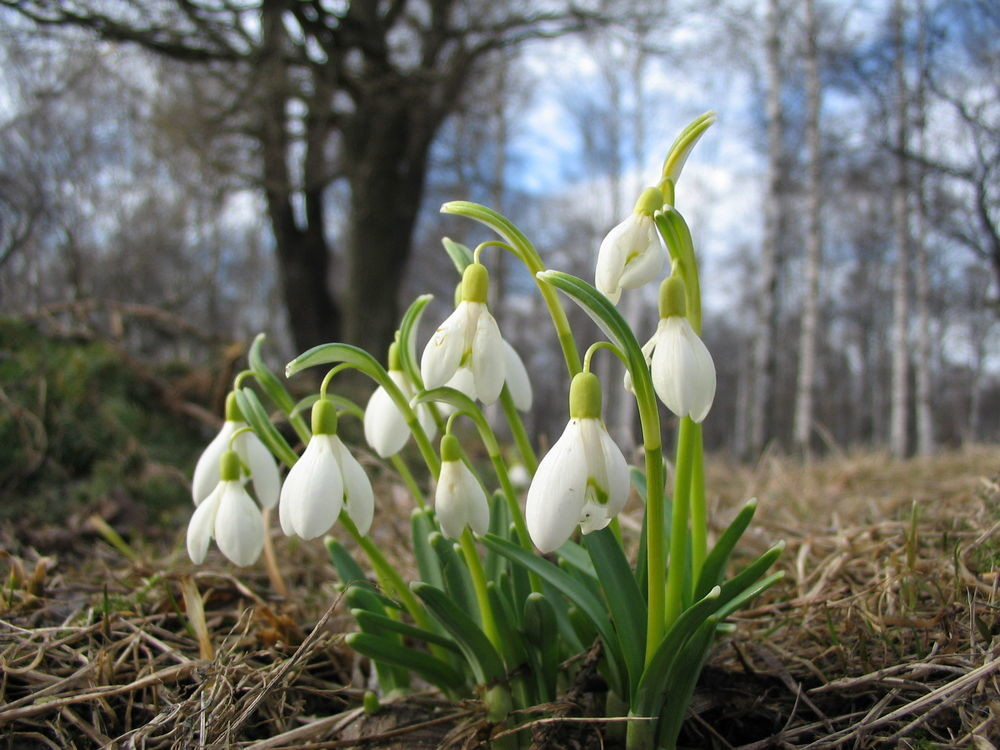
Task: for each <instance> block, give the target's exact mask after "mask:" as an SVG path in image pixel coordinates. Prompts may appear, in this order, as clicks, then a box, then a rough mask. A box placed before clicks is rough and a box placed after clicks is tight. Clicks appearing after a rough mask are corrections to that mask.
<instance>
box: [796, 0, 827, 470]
mask: <svg viewBox="0 0 1000 750" xmlns="http://www.w3.org/2000/svg"><path fill="white" fill-rule="evenodd" d="M805 7H806V145H807V147H808V150H809V173H808V183H807V188H806V190H807V202H808V229H807V233H806V269H805V277H806V288H805V290H804V292H803V298H802V328H801V331H800V336H799V372H798V382H797V388H796V394H795V427H794V438H795V444H796V446H797V447H798V448H799V449H800V450H801V451H803V452H804V453H805V454H806V455H808V454H809V443H810V437H811V435H812V428H813V418H814V406H813V387H814V384H815V380H816V335H817V327H818V322H819V273H820V264H821V263H822V254H823V227H822V224H821V220H820V207H821V206H822V203H823V199H822V189H823V182H822V170H823V165H822V159H823V155H822V145H821V142H820V120H819V118H820V105H821V101H820V96H821V92H820V82H819V59H818V58H819V55H818V52H817V49H816V46H817V45H816V35H817V29H816V7H815V0H806V4H805Z"/></svg>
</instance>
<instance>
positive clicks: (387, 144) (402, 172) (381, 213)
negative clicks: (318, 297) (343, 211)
mask: <svg viewBox="0 0 1000 750" xmlns="http://www.w3.org/2000/svg"><path fill="white" fill-rule="evenodd" d="M409 95H410V94H408V93H407V94H404V93H398V95H397V96H393V94H392V93H386V94H385V95H384V96H380V97H377V98H375V99H374V100H373V101H372V103H371V104H370V105H366V106H367V107H368V111H367V112H366V113H364V114H363V115H362V114H361V113H358V114H357V115H355V120H357V123H356V124H354V126H353V127H352V129H351V130H350V131H349V132H348V133H347V134H346V139H345V140H346V151H345V159H344V166H345V171H346V173H347V179H348V182H349V184H350V188H351V202H350V214H349V216H348V222H349V224H348V228H347V254H348V257H350V259H351V264H350V269H349V270H348V276H347V288H346V289H345V290H344V300H345V304H344V309H345V311H346V315H345V319H344V335H343V338H344V340H345V341H346V342H348V343H350V344H354V345H356V346H360V347H362V348H363V349H366V350H367V351H369V352H371V353H372V354H374V355H375V356H376V357H382V356H384V355H385V352H386V351H387V350H388V347H389V344H390V343H391V342H392V338H393V334H394V333H395V331H396V328H397V327H398V325H399V317H400V309H399V299H398V292H399V288H400V285H401V281H402V278H403V273H404V271H405V268H406V263H407V261H408V260H409V257H410V252H411V249H412V246H411V239H412V236H413V229H414V226H415V224H416V219H417V212H418V210H419V208H420V201H421V198H422V197H423V191H424V177H425V172H426V163H427V159H426V156H427V149H428V147H429V144H430V140H431V137H432V134H433V132H434V130H435V125H434V124H433V123H432V122H431V120H430V118H431V115H430V114H425V113H420V112H414V111H413V110H414V107H413V105H412V103H410V104H408V103H407V102H405V100H404V99H403V97H404V96H409Z"/></svg>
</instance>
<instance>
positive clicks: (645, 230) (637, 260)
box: [618, 214, 667, 289]
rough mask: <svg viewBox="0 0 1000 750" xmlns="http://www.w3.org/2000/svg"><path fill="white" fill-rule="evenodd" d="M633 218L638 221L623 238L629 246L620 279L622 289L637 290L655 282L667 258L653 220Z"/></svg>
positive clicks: (640, 216) (649, 218)
mask: <svg viewBox="0 0 1000 750" xmlns="http://www.w3.org/2000/svg"><path fill="white" fill-rule="evenodd" d="M632 216H634V217H636V220H635V222H633V224H632V226H631V227H630V231H629V232H628V234H627V235H626V237H623V238H622V239H623V241H625V242H627V245H628V249H627V251H626V252H627V255H626V261H625V265H624V267H623V268H622V273H621V277H620V278H619V279H618V283H619V285H620V286H621V287H622V289H636V288H638V287H640V286H642V285H643V284H648V283H649V282H650V281H653V280H655V279H656V277H657V276H659V275H660V270H661V269H662V268H663V262H664V261H665V260H666V257H667V256H666V253H665V252H664V250H663V248H662V246H661V245H660V236H659V234H658V233H657V231H656V225H655V224H654V223H653V219H652V218H651V217H649V216H642V215H639V214H632Z"/></svg>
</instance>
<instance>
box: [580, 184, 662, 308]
mask: <svg viewBox="0 0 1000 750" xmlns="http://www.w3.org/2000/svg"><path fill="white" fill-rule="evenodd" d="M662 207H663V194H662V193H661V192H660V190H659V189H658V188H647V189H646V190H644V191H643V192H642V195H640V196H639V200H637V201H636V203H635V208H634V209H633V210H632V214H631V215H630V216H629V217H628V218H627V219H625V221H623V222H622V223H621V224H619V225H618V226H616V227H615V228H614V229H612V230H611V231H610V232H608V235H607V236H606V237H605V238H604V241H603V242H602V243H601V249H600V250H598V251H597V271H596V274H595V278H594V286H596V287H597V289H598V290H599V291H600V292H601V293H602V294H604V296H605V297H607V298H608V299H609V300H611V302H612V304H618V299H619V298H620V297H621V294H622V289H636V288H638V287H640V286H642V285H643V284H646V283H648V282H650V281H652V280H653V279H655V278H656V277H657V275H659V273H660V269H661V268H663V261H664V260H665V259H666V257H667V254H666V251H665V250H664V249H663V245H662V244H661V243H660V235H659V233H658V232H657V231H656V224H655V223H654V222H653V213H654V212H656V211H658V210H659V209H661V208H662Z"/></svg>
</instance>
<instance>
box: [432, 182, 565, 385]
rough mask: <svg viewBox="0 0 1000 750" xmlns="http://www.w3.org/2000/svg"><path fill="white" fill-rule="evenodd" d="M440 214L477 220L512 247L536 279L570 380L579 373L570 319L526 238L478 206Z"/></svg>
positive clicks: (451, 207)
mask: <svg viewBox="0 0 1000 750" xmlns="http://www.w3.org/2000/svg"><path fill="white" fill-rule="evenodd" d="M441 213H445V214H454V215H456V216H465V217H467V218H470V219H473V220H475V221H478V222H479V223H480V224H485V225H486V226H488V227H489V228H490V229H492V230H493V231H494V232H496V233H497V234H499V235H500V236H501V237H503V238H504V239H505V240H506V241H507V243H508V244H509V245H510V246H511V248H513V250H514V254H515V255H516V256H517V257H518V259H519V260H520V261H521V262H522V263H524V265H525V266H527V268H528V270H529V271H530V272H531V275H532V276H533V277H534V278H535V283H536V284H537V285H538V289H539V291H540V292H541V294H542V299H543V300H544V301H545V306H546V307H548V309H549V315H550V316H551V317H552V324H553V325H554V326H555V329H556V334H557V335H558V337H559V345H560V346H561V347H562V351H563V357H564V358H565V359H566V367H567V368H568V369H569V374H570V377H572V376H573V375H576V374H577V373H578V372H580V353H579V352H578V351H577V348H576V340H575V339H574V338H573V330H572V329H571V328H570V325H569V320H568V319H567V318H566V311H565V310H563V307H562V305H561V304H559V298H558V296H557V294H556V290H555V289H553V288H552V287H550V286H549V285H548V284H545V283H542V282H541V281H539V279H538V276H537V274H538V273H539V272H541V271H544V270H545V264H544V263H542V258H541V256H540V255H539V254H538V251H537V250H536V249H535V247H534V245H532V244H531V242H530V241H529V240H528V238H527V237H525V236H524V234H523V233H522V232H521V230H520V229H518V228H517V227H516V226H514V224H513V223H512V222H511V221H510V220H509V219H508V218H507V217H505V216H503V215H501V214H499V213H497V212H496V211H494V210H493V209H491V208H487V207H486V206H482V205H480V204H478V203H472V202H470V201H451V202H450V203H445V204H444V205H443V206H441Z"/></svg>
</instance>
